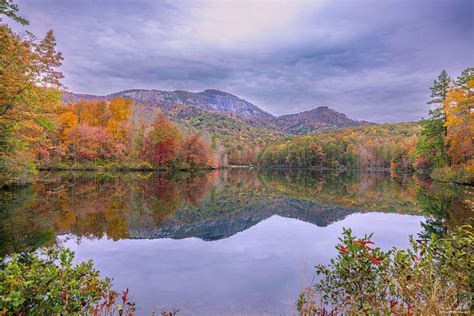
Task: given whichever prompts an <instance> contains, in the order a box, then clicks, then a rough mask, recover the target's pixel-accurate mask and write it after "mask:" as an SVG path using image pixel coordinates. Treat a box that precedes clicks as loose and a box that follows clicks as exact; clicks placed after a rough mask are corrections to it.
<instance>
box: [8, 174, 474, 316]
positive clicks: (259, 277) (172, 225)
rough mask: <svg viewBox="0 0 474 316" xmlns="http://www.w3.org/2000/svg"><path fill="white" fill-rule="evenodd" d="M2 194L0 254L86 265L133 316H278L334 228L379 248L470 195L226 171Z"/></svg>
mask: <svg viewBox="0 0 474 316" xmlns="http://www.w3.org/2000/svg"><path fill="white" fill-rule="evenodd" d="M40 178H41V181H39V182H38V183H36V184H34V185H32V186H29V187H25V188H22V189H18V190H16V191H13V192H12V191H9V192H1V193H2V194H1V199H0V203H1V204H0V255H1V256H5V255H8V254H10V253H12V252H19V251H28V250H34V249H36V248H38V247H40V246H49V245H60V246H66V247H69V248H71V249H72V250H74V251H75V252H76V259H77V260H87V259H93V260H94V262H95V265H96V267H97V268H98V270H100V271H101V274H102V275H104V276H105V275H106V276H110V277H112V278H113V280H114V281H113V283H114V287H115V288H116V289H117V290H122V289H125V288H127V287H128V288H129V289H130V293H131V296H132V298H133V300H134V301H135V302H136V304H137V307H138V309H137V315H142V314H144V315H149V314H151V313H152V312H153V311H156V312H157V313H158V314H159V312H161V311H162V310H172V309H173V308H177V309H180V310H181V313H180V314H182V315H287V314H291V313H294V311H295V308H294V306H295V301H296V299H297V297H298V294H299V292H300V290H301V289H302V288H303V287H304V286H306V285H308V284H310V282H311V280H312V278H313V271H314V265H315V264H318V263H324V264H327V263H328V262H329V260H330V259H331V258H332V257H334V256H335V255H336V249H335V248H334V247H335V246H336V244H337V243H338V237H339V236H340V234H341V232H342V229H343V227H345V228H351V229H352V230H353V231H354V233H355V234H356V235H359V236H361V235H363V234H365V233H374V236H373V240H374V241H375V243H376V244H377V245H378V246H380V247H382V248H383V249H390V248H391V247H393V246H396V247H407V246H408V244H409V243H408V236H409V235H413V236H414V237H415V238H420V237H423V236H427V235H430V234H431V233H442V232H444V231H445V230H446V229H450V228H453V227H456V226H459V225H461V224H463V223H467V221H468V218H469V217H470V216H472V209H470V206H469V205H472V204H470V203H472V201H473V197H474V189H473V188H472V187H463V186H451V185H447V184H440V183H434V182H431V181H429V180H426V179H422V178H419V177H416V176H413V175H409V174H401V175H398V174H393V173H392V174H390V173H385V172H353V173H344V174H335V173H332V172H321V171H299V172H296V171H288V170H286V171H285V170H255V169H244V168H241V169H227V170H215V171H209V172H204V171H203V172H195V173H188V172H179V173H174V174H172V175H170V174H161V173H102V174H100V173H87V172H83V173H71V172H69V173H67V172H65V173H61V172H54V173H46V172H43V173H41V174H40Z"/></svg>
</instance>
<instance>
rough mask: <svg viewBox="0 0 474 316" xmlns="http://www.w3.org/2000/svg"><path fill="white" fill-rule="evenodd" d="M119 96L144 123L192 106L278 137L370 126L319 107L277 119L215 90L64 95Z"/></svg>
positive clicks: (68, 97) (66, 97) (71, 96)
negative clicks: (156, 115) (158, 113)
mask: <svg viewBox="0 0 474 316" xmlns="http://www.w3.org/2000/svg"><path fill="white" fill-rule="evenodd" d="M118 96H120V97H124V98H129V99H131V100H133V101H134V102H135V103H136V105H138V106H137V107H136V111H138V112H139V113H136V116H137V117H140V118H141V119H143V120H145V121H149V120H150V119H152V117H153V115H150V114H153V113H154V112H155V109H156V108H159V109H160V110H161V111H162V112H163V113H165V114H170V113H171V112H176V109H177V108H178V109H181V108H182V107H187V108H189V106H192V107H195V108H196V109H199V110H200V111H197V110H196V111H197V112H196V113H200V114H202V113H203V112H202V111H207V112H209V113H214V114H215V113H217V114H221V115H224V116H226V117H230V118H232V119H233V120H234V121H235V120H239V121H241V122H244V123H246V124H247V125H250V126H252V127H254V128H264V129H267V130H272V131H274V132H278V133H285V134H294V135H303V134H309V133H312V132H315V131H324V130H334V129H337V128H341V127H352V126H359V125H365V124H369V123H368V122H364V121H356V120H353V119H350V118H348V117H347V116H346V115H345V114H343V113H339V112H337V111H335V110H332V109H330V108H328V107H318V108H315V109H312V110H310V111H305V112H302V113H297V114H290V115H283V116H280V117H275V116H273V115H271V114H270V113H268V112H265V111H264V110H262V109H260V108H259V107H258V106H256V105H254V104H252V103H250V102H248V101H246V100H244V99H241V98H239V97H237V96H235V95H232V94H230V93H227V92H223V91H219V90H213V89H207V90H204V91H202V92H197V93H195V92H188V91H182V90H176V91H161V90H142V89H134V90H125V91H120V92H116V93H112V94H109V95H106V96H94V95H85V94H74V93H65V94H64V97H63V99H64V101H66V102H67V101H75V100H78V99H112V98H114V97H118ZM142 112H143V113H142ZM210 116H213V115H210ZM221 117H222V116H221ZM187 119H190V117H189V116H188V117H187Z"/></svg>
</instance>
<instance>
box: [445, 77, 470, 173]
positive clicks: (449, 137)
mask: <svg viewBox="0 0 474 316" xmlns="http://www.w3.org/2000/svg"><path fill="white" fill-rule="evenodd" d="M472 89H474V78H473V79H471V80H469V81H468V82H467V85H466V87H462V86H461V87H456V88H452V89H450V90H449V92H448V94H447V96H446V100H445V102H444V110H445V113H446V122H445V124H444V125H445V127H446V129H447V134H446V137H445V142H446V145H447V147H448V154H449V156H450V159H451V162H452V163H453V164H455V165H459V164H464V163H467V162H469V161H470V160H471V159H473V158H474V141H473V140H474V112H473V111H472V109H473V105H474V98H473V97H472V95H471V90H472Z"/></svg>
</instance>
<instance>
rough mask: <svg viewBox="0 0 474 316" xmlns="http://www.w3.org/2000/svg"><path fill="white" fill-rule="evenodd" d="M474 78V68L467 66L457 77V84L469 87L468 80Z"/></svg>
mask: <svg viewBox="0 0 474 316" xmlns="http://www.w3.org/2000/svg"><path fill="white" fill-rule="evenodd" d="M473 78H474V68H473V67H470V68H466V69H464V70H463V71H462V72H461V74H460V75H459V76H458V78H457V79H456V85H457V86H459V87H461V88H466V87H467V82H468V81H469V80H471V79H473Z"/></svg>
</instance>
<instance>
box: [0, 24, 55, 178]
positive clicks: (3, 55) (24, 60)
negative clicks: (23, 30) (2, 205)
mask: <svg viewBox="0 0 474 316" xmlns="http://www.w3.org/2000/svg"><path fill="white" fill-rule="evenodd" d="M61 61H62V57H61V54H60V53H58V52H56V51H55V39H54V35H53V33H52V32H49V33H48V34H47V36H46V37H45V38H44V39H43V40H41V41H39V42H37V41H36V40H35V38H34V37H33V36H32V35H31V34H30V33H28V34H27V36H25V37H20V36H19V35H17V34H15V33H13V32H12V31H11V30H10V29H9V28H8V26H6V25H1V26H0V131H1V135H0V146H1V148H0V149H1V150H0V180H1V181H0V182H3V183H4V182H5V181H7V182H8V181H13V182H15V181H21V180H20V179H19V178H18V177H19V176H20V175H21V174H22V173H23V171H26V170H32V169H33V168H34V165H33V161H32V159H33V158H34V153H33V152H31V149H33V147H34V146H33V145H36V144H37V143H38V141H40V140H41V138H43V137H44V135H45V133H46V132H47V131H48V130H51V129H53V128H54V122H53V116H54V113H55V111H56V109H57V107H58V106H59V104H60V92H59V89H61V83H60V79H61V78H62V74H61V73H60V72H59V71H57V70H56V69H57V67H59V66H60V65H61ZM20 157H21V158H20ZM10 171H12V172H13V173H12V172H10ZM15 174H16V175H15ZM25 178H29V179H31V175H26V176H25Z"/></svg>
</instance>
